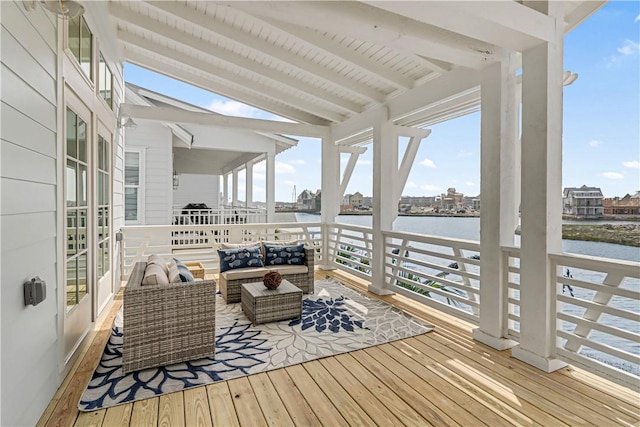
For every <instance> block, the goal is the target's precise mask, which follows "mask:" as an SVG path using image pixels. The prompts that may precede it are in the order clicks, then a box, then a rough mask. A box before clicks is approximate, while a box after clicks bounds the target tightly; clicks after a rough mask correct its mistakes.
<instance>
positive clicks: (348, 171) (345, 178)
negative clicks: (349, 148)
mask: <svg viewBox="0 0 640 427" xmlns="http://www.w3.org/2000/svg"><path fill="white" fill-rule="evenodd" d="M358 157H360V153H359V152H351V153H350V155H349V161H347V165H346V166H345V168H344V173H343V174H342V180H341V181H340V191H339V192H338V194H339V195H340V199H342V198H343V197H344V193H345V192H346V191H347V186H348V185H349V181H351V175H353V170H354V169H355V167H356V163H357V162H358Z"/></svg>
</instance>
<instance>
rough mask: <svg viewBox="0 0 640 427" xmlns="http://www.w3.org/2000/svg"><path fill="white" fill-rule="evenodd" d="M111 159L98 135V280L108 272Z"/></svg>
mask: <svg viewBox="0 0 640 427" xmlns="http://www.w3.org/2000/svg"><path fill="white" fill-rule="evenodd" d="M110 158H111V144H110V142H109V141H108V140H107V139H105V138H103V137H102V136H101V135H98V171H97V186H98V211H97V214H98V220H97V226H98V242H97V243H98V246H97V252H96V260H97V269H98V271H97V273H98V279H100V278H101V277H103V276H104V275H105V274H107V272H109V267H110V265H109V242H110V239H109V237H110V236H111V224H110V223H109V210H110V207H111V165H110V161H109V159H110Z"/></svg>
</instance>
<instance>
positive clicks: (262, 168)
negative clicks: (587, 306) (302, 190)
mask: <svg viewBox="0 0 640 427" xmlns="http://www.w3.org/2000/svg"><path fill="white" fill-rule="evenodd" d="M266 170H267V164H266V162H260V163H258V164H256V165H255V166H254V167H253V173H254V175H264V174H265V172H266ZM294 173H296V168H294V167H293V166H291V165H290V164H289V163H284V162H276V174H294Z"/></svg>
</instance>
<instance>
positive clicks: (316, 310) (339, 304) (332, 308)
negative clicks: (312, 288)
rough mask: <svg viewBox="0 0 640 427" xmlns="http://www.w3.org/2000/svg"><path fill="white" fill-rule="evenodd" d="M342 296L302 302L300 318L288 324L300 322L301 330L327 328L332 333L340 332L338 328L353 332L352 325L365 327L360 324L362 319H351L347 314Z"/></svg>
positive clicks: (323, 329) (321, 330)
mask: <svg viewBox="0 0 640 427" xmlns="http://www.w3.org/2000/svg"><path fill="white" fill-rule="evenodd" d="M344 301H345V298H344V297H343V296H341V297H339V298H336V299H335V300H334V299H333V298H329V299H327V300H325V299H322V298H321V299H318V300H315V301H314V300H311V299H306V300H304V301H303V302H302V316H301V317H300V319H296V320H293V321H291V322H289V326H296V325H300V324H302V330H303V331H304V330H306V329H309V328H313V327H314V326H315V329H316V331H318V332H323V331H325V330H327V329H328V330H329V331H331V332H333V333H338V332H340V328H341V327H342V329H344V330H345V331H349V332H353V330H354V326H356V327H358V328H360V329H367V328H365V327H364V326H363V325H362V320H353V316H350V315H349V314H347V311H348V310H347V308H346V307H345V304H344Z"/></svg>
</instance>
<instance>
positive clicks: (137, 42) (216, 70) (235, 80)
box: [118, 31, 345, 122]
mask: <svg viewBox="0 0 640 427" xmlns="http://www.w3.org/2000/svg"><path fill="white" fill-rule="evenodd" d="M118 38H119V39H120V41H122V42H124V43H126V44H130V45H134V46H136V47H138V48H140V49H144V50H146V51H148V52H151V53H153V54H155V55H159V56H163V57H165V58H168V59H171V60H173V61H176V62H180V63H181V64H183V65H184V66H187V67H190V68H193V69H196V70H198V71H200V72H203V73H207V74H209V75H211V77H214V78H216V79H219V80H224V81H227V82H230V83H232V84H234V85H238V86H242V87H244V88H246V89H247V90H250V91H253V92H255V93H257V94H262V95H263V96H265V97H267V98H271V99H274V98H275V100H277V99H287V102H288V103H289V104H290V105H291V106H292V107H296V108H299V109H300V110H303V111H307V112H309V113H311V114H314V115H316V116H318V117H322V118H324V119H327V120H330V121H333V122H341V121H343V120H344V118H345V117H344V116H343V115H341V114H339V113H336V112H334V111H333V110H330V109H327V108H323V107H321V106H319V105H314V104H311V103H307V102H304V101H302V100H300V99H295V98H294V97H292V96H291V94H289V93H287V92H282V91H281V90H279V89H276V88H269V90H268V91H265V87H264V85H262V84H260V83H259V82H257V81H254V80H251V79H248V78H246V77H241V76H240V75H238V74H235V73H233V72H231V71H228V70H225V69H224V68H220V67H217V66H216V65H214V64H211V63H206V62H203V61H201V60H199V59H197V58H194V57H193V56H191V55H188V54H186V53H183V52H178V51H176V50H173V49H169V48H168V47H166V46H162V45H159V44H156V43H154V42H152V41H151V40H147V39H144V38H142V37H138V36H136V35H133V34H131V33H127V32H124V31H118Z"/></svg>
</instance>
